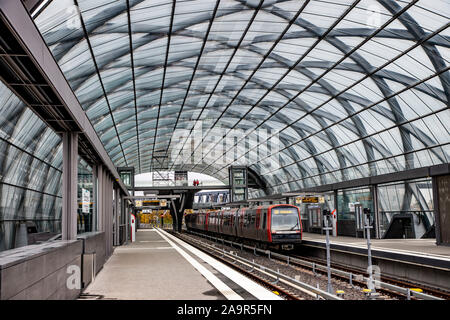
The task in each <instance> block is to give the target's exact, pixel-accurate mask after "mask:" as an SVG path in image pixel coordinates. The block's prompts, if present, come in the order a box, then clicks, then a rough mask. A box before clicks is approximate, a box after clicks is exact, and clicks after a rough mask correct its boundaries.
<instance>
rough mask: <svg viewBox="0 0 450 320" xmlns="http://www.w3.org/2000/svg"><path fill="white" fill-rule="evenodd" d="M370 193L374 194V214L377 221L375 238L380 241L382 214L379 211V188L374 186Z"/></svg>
mask: <svg viewBox="0 0 450 320" xmlns="http://www.w3.org/2000/svg"><path fill="white" fill-rule="evenodd" d="M370 191H371V193H372V201H373V214H374V219H375V225H374V227H375V238H376V239H380V237H381V235H380V213H379V210H378V186H377V185H373V186H371V187H370Z"/></svg>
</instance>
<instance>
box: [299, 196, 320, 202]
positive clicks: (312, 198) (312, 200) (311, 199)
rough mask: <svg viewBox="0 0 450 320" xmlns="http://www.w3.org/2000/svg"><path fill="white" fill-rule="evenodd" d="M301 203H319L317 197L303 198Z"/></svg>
mask: <svg viewBox="0 0 450 320" xmlns="http://www.w3.org/2000/svg"><path fill="white" fill-rule="evenodd" d="M302 203H319V197H303V198H302Z"/></svg>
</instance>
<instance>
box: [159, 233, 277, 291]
mask: <svg viewBox="0 0 450 320" xmlns="http://www.w3.org/2000/svg"><path fill="white" fill-rule="evenodd" d="M157 231H158V232H161V233H164V234H166V235H167V237H170V238H171V239H173V240H174V241H176V242H178V243H179V244H180V245H181V246H183V247H184V248H186V249H187V250H189V251H190V252H192V253H193V254H194V255H196V256H197V257H199V258H200V259H202V260H203V261H205V262H206V263H208V264H209V265H211V266H212V267H213V268H214V269H216V270H217V271H219V272H221V273H222V274H224V275H225V276H226V277H228V278H229V279H230V280H232V281H233V282H235V283H237V284H238V285H240V286H241V287H242V288H244V289H245V290H246V291H247V292H249V293H250V294H252V295H253V296H255V297H256V298H257V299H259V300H283V299H282V298H280V297H279V296H277V295H275V294H274V293H272V292H271V291H269V290H267V289H266V288H264V287H263V286H261V285H259V284H258V283H256V282H254V281H253V280H251V279H249V278H247V277H245V276H243V275H242V274H240V273H239V272H237V271H236V270H234V269H231V268H230V267H228V266H226V265H225V264H223V263H222V262H220V261H217V260H216V259H214V258H212V257H211V256H209V255H207V254H205V253H203V252H202V251H200V250H198V249H197V248H195V247H193V246H191V245H190V244H188V243H186V242H184V241H182V240H180V239H178V238H177V237H175V236H173V235H171V234H169V233H167V232H165V231H164V230H160V229H158V230H157Z"/></svg>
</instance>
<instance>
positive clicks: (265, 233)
mask: <svg viewBox="0 0 450 320" xmlns="http://www.w3.org/2000/svg"><path fill="white" fill-rule="evenodd" d="M192 215H193V216H192V217H189V218H187V219H186V226H187V228H188V229H192V230H198V231H205V232H209V233H213V234H216V235H222V236H227V237H232V238H238V239H241V240H242V241H247V242H248V241H250V242H254V243H257V244H258V245H261V246H276V247H282V248H283V249H292V248H293V247H294V245H295V244H298V243H301V240H302V222H301V218H300V209H299V208H298V207H297V206H293V205H289V204H277V205H269V206H259V207H254V208H240V209H236V208H234V209H230V208H227V209H222V210H219V211H217V210H215V211H204V210H198V211H197V212H195V213H194V214H192Z"/></svg>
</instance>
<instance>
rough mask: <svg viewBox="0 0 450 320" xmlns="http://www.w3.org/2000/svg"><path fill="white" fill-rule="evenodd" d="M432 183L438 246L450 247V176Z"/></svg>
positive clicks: (436, 178) (436, 179) (434, 180)
mask: <svg viewBox="0 0 450 320" xmlns="http://www.w3.org/2000/svg"><path fill="white" fill-rule="evenodd" d="M432 181H433V206H434V221H435V230H436V231H435V233H436V244H437V245H446V246H450V197H449V194H450V175H445V176H436V177H433V180H432Z"/></svg>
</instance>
